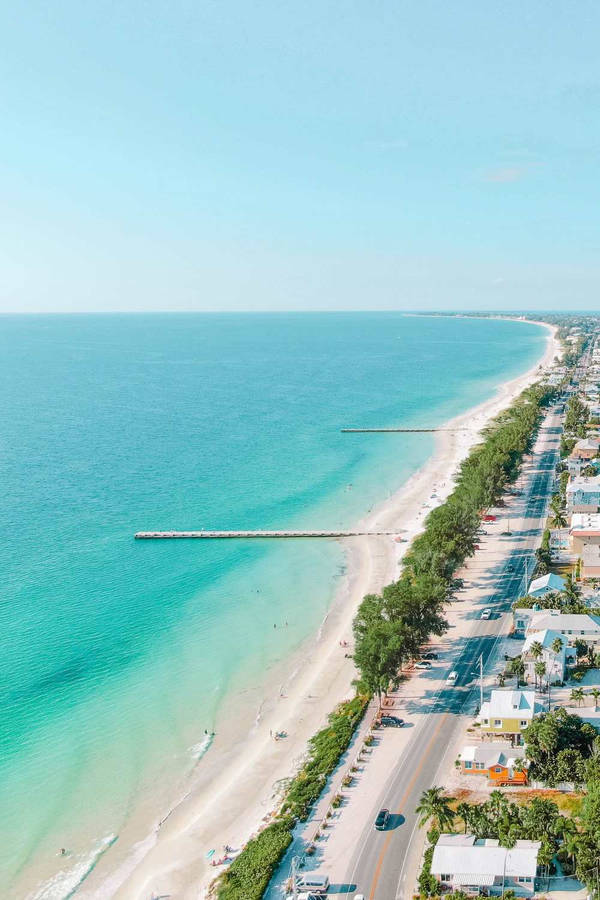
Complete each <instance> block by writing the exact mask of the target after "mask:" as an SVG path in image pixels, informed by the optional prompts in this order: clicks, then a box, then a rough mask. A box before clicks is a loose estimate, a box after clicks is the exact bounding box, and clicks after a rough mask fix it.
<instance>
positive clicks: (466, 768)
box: [458, 741, 527, 785]
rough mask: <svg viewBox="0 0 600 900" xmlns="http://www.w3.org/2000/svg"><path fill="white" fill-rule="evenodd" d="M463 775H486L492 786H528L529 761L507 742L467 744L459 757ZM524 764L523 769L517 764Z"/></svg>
mask: <svg viewBox="0 0 600 900" xmlns="http://www.w3.org/2000/svg"><path fill="white" fill-rule="evenodd" d="M458 759H459V762H460V771H461V773H462V774H463V775H485V777H486V778H488V779H489V781H490V783H491V784H495V785H501V784H527V769H526V766H527V761H526V760H525V759H523V758H522V757H521V756H519V754H518V753H515V749H514V747H513V746H512V745H511V744H509V743H507V742H505V741H482V742H481V743H480V744H467V746H465V747H463V748H462V750H461V751H460V753H459V755H458ZM517 760H520V761H521V762H522V763H523V768H521V766H517V771H515V764H516V763H517Z"/></svg>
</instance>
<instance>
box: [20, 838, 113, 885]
mask: <svg viewBox="0 0 600 900" xmlns="http://www.w3.org/2000/svg"><path fill="white" fill-rule="evenodd" d="M116 840H117V835H116V834H109V835H107V836H106V837H104V838H102V839H101V840H100V841H98V842H97V843H96V844H95V846H94V847H93V849H92V850H91V851H90V852H89V853H87V854H80V855H79V856H76V857H74V865H73V866H72V867H71V868H70V869H61V871H60V872H57V873H56V875H53V876H52V878H49V879H48V881H46V882H44V884H42V885H40V887H39V888H37V890H36V891H35V892H34V893H33V894H30V895H29V897H28V900H68V898H69V897H72V896H73V894H74V893H75V891H76V890H77V889H78V888H79V887H81V885H82V884H83V882H84V881H85V879H86V878H87V876H88V875H89V874H90V872H91V871H92V870H93V869H94V868H95V866H96V863H97V862H98V860H99V859H100V857H101V856H102V855H103V854H104V853H106V851H107V850H108V848H109V847H112V845H113V844H114V842H115V841H116Z"/></svg>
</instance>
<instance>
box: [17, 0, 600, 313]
mask: <svg viewBox="0 0 600 900" xmlns="http://www.w3.org/2000/svg"><path fill="white" fill-rule="evenodd" d="M0 29H1V34H2V53H1V54H0V93H1V103H2V105H1V109H2V119H1V121H2V139H1V141H0V189H1V193H2V218H1V221H2V225H1V233H0V310H2V311H37V310H42V311H44V310H69V311H70V310H77V311H86V310H117V309H122V310H142V309H156V310H158V309H213V310H214V309H216V310H230V309H397V308H410V309H415V308H421V309H425V308H436V309H442V308H454V309H456V308H480V309H485V308H494V309H498V308H505V309H516V308H531V309H533V308H538V309H543V308H579V309H583V308H597V306H598V290H599V288H600V253H599V249H600V248H599V244H600V180H599V174H598V163H599V159H600V52H599V49H598V35H599V34H600V4H598V3H597V0H577V2H575V3H574V2H572V0H567V2H552V0H527V2H525V3H524V2H523V0H517V2H499V0H496V2H493V0H491V2H481V0H473V2H471V0H469V2H467V0H457V2H456V3H444V2H441V0H435V2H432V0H418V2H403V0H370V2H361V3H359V2H352V0H340V2H337V0H335V2H331V0H330V2H327V0H302V2H297V0H294V2H290V0H276V2H275V0H255V2H249V0H245V2H241V0H238V2H228V0H214V2H213V0H211V2H206V0H189V2H187V0H185V2H184V0H170V2H152V0H149V2H140V0H124V2H122V3H118V2H115V0H112V2H104V3H100V2H96V0H85V2H81V0H77V2H68V0H56V2H54V3H48V2H46V0H45V2H43V3H42V2H39V0H29V2H27V3H10V4H9V3H8V2H4V3H3V4H2V7H1V9H0Z"/></svg>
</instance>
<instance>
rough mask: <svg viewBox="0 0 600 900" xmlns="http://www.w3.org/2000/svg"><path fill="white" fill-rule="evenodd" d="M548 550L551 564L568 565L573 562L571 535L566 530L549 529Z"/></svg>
mask: <svg viewBox="0 0 600 900" xmlns="http://www.w3.org/2000/svg"><path fill="white" fill-rule="evenodd" d="M548 549H549V550H550V555H551V557H552V561H553V562H563V563H569V562H572V560H573V558H574V557H573V552H572V550H571V534H570V532H569V529H568V528H551V529H550V538H549V540H548Z"/></svg>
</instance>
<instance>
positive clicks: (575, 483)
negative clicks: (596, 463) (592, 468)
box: [567, 475, 600, 494]
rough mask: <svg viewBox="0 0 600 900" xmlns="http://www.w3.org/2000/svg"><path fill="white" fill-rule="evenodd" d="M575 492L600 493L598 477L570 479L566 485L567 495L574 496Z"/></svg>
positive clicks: (599, 479) (599, 477)
mask: <svg viewBox="0 0 600 900" xmlns="http://www.w3.org/2000/svg"><path fill="white" fill-rule="evenodd" d="M576 491H582V492H583V493H584V494H585V493H595V492H600V475H590V476H584V475H577V476H575V477H574V478H571V480H570V482H569V483H568V485H567V494H574V493H575V492H576Z"/></svg>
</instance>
